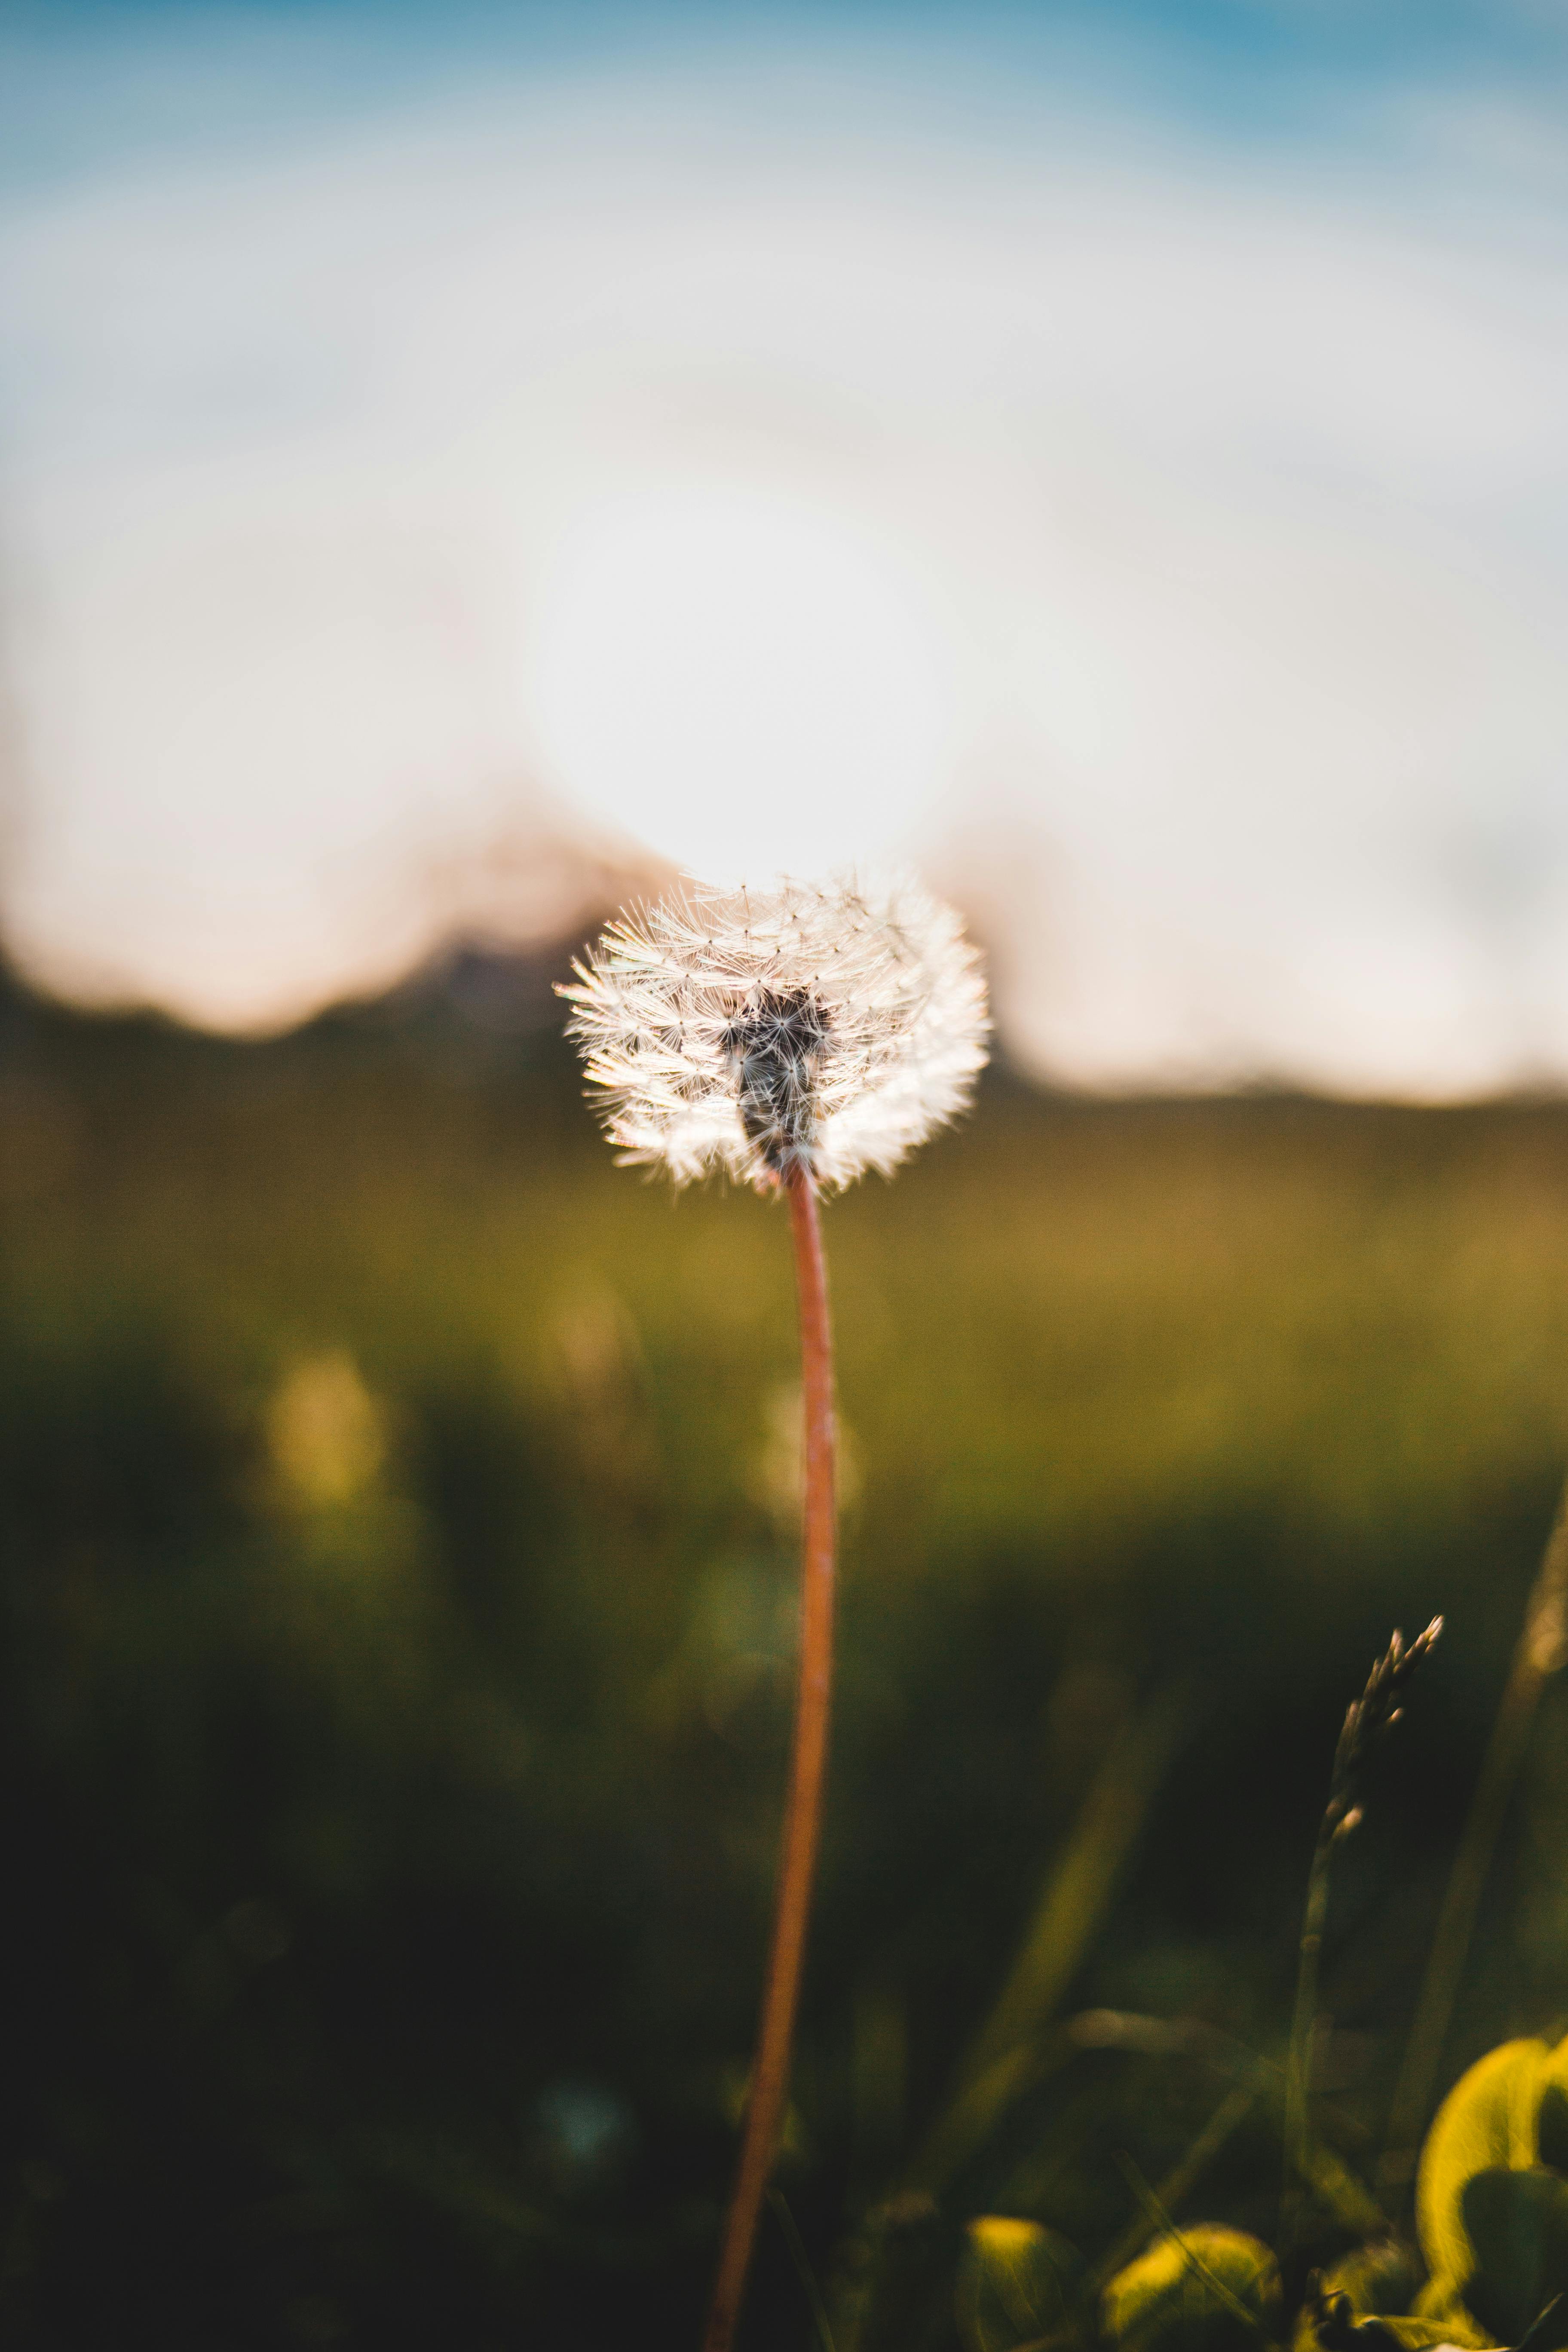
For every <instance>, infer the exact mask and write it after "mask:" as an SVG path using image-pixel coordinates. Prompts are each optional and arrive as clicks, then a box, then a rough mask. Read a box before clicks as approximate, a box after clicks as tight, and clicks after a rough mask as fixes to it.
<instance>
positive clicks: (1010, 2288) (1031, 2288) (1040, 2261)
mask: <svg viewBox="0 0 1568 2352" xmlns="http://www.w3.org/2000/svg"><path fill="white" fill-rule="evenodd" d="M968 2241H969V2242H968V2243H967V2245H966V2246H965V2247H964V2250H963V2259H962V2261H961V2262H960V2263H959V2266H958V2291H957V2296H956V2309H957V2315H958V2329H959V2334H960V2335H961V2336H963V2343H964V2352H1015V2347H1017V2346H1018V2345H1020V2344H1031V2343H1033V2342H1035V2341H1036V2339H1037V2337H1039V2336H1045V2335H1048V2334H1049V2332H1050V2330H1051V2329H1052V2328H1053V2327H1057V2326H1060V2324H1061V2322H1062V2321H1063V2320H1064V2319H1065V2318H1066V2317H1067V2315H1068V2308H1069V2305H1070V2303H1071V2298H1072V2291H1073V2285H1074V2282H1075V2280H1076V2277H1077V2274H1078V2272H1079V2268H1080V2267H1081V2265H1080V2263H1079V2256H1078V2253H1077V2252H1076V2250H1075V2249H1074V2248H1073V2247H1071V2246H1069V2245H1068V2242H1067V2240H1066V2239H1065V2238H1058V2235H1057V2233H1056V2231H1054V2230H1046V2229H1042V2228H1041V2226H1040V2224H1039V2222H1038V2221H1014V2220H1013V2219H1011V2217H1010V2216H1008V2215H1006V2214H1002V2213H987V2214H985V2215H984V2216H983V2218H982V2219H981V2220H979V2221H971V2223H970V2224H969V2232H968Z"/></svg>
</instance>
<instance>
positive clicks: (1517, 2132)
mask: <svg viewBox="0 0 1568 2352" xmlns="http://www.w3.org/2000/svg"><path fill="white" fill-rule="evenodd" d="M1553 2054H1554V2053H1552V2052H1550V2051H1548V2049H1547V2046H1546V2044H1545V2042H1503V2043H1502V2045H1501V2047H1500V2048H1499V2049H1497V2050H1489V2052H1488V2053H1487V2055H1486V2056H1485V2057H1484V2058H1479V2059H1478V2060H1477V2061H1476V2063H1475V2064H1474V2065H1473V2066H1472V2067H1471V2068H1470V2069H1469V2072H1468V2074H1461V2075H1460V2077H1459V2079H1458V2082H1457V2083H1456V2084H1455V2085H1454V2087H1453V2089H1452V2090H1451V2091H1450V2092H1449V2094H1448V2095H1447V2098H1446V2099H1445V2100H1444V2102H1443V2104H1442V2105H1441V2106H1440V2107H1439V2108H1438V2110H1437V2114H1436V2119H1435V2121H1434V2123H1433V2126H1432V2128H1431V2130H1430V2131H1429V2132H1428V2133H1427V2135H1426V2146H1425V2147H1424V2148H1423V2149H1422V2151H1421V2168H1420V2171H1419V2173H1418V2174H1417V2176H1416V2182H1415V2226H1416V2230H1417V2232H1418V2234H1419V2236H1420V2239H1421V2249H1422V2252H1424V2253H1425V2255H1426V2266H1427V2268H1428V2269H1429V2270H1430V2272H1431V2273H1432V2275H1433V2277H1434V2279H1435V2280H1440V2281H1444V2282H1451V2283H1452V2284H1454V2285H1455V2286H1458V2287H1462V2286H1463V2284H1464V2282H1465V2281H1466V2280H1467V2279H1468V2277H1469V2276H1470V2275H1471V2273H1472V2272H1473V2271H1474V2270H1475V2268H1476V2256H1475V2249H1474V2247H1473V2246H1472V2244H1471V2242H1470V2238H1469V2233H1468V2230H1467V2228H1466V2225H1465V2219H1464V2210H1463V2206H1464V2195H1465V2189H1466V2187H1467V2185H1468V2183H1469V2182H1470V2181H1471V2180H1473V2179H1475V2178H1476V2176H1477V2174H1478V2173H1481V2172H1489V2171H1494V2170H1498V2169H1502V2170H1507V2171H1521V2170H1522V2169H1523V2168H1525V2167H1526V2166H1527V2165H1531V2164H1533V2163H1534V2161H1535V2155H1536V2116H1537V2111H1538V2109H1539V2107H1540V2105H1541V2095H1542V2089H1543V2087H1544V2085H1545V2084H1546V2082H1547V2079H1548V2070H1549V2063H1550V2061H1551V2059H1552V2056H1553ZM1467 2300H1468V2298H1467ZM1531 2316H1533V2314H1532V2315H1531Z"/></svg>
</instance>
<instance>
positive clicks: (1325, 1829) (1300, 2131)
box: [1285, 1617, 1443, 2215]
mask: <svg viewBox="0 0 1568 2352" xmlns="http://www.w3.org/2000/svg"><path fill="white" fill-rule="evenodd" d="M1442 1630H1443V1620H1442V1619H1441V1618H1440V1617H1434V1618H1433V1620H1432V1622H1431V1623H1430V1624H1429V1625H1428V1626H1427V1628H1426V1632H1425V1633H1418V1634H1417V1635H1416V1637H1415V1641H1414V1642H1411V1643H1408V1644H1406V1643H1405V1636H1404V1634H1403V1633H1395V1634H1394V1637H1393V1639H1392V1640H1391V1641H1390V1643H1389V1645H1388V1647H1387V1649H1386V1650H1385V1651H1384V1654H1383V1655H1382V1657H1381V1658H1379V1659H1377V1660H1376V1662H1375V1663H1374V1664H1373V1669H1372V1672H1371V1674H1370V1675H1368V1676H1367V1679H1366V1687H1365V1689H1364V1690H1363V1692H1362V1695H1361V1696H1360V1697H1359V1698H1357V1699H1352V1702H1351V1704H1350V1706H1348V1707H1347V1708H1346V1710H1345V1719H1344V1723H1343V1725H1342V1727H1341V1730H1340V1736H1339V1740H1338V1743H1337V1745H1336V1747H1335V1748H1334V1761H1333V1769H1332V1771H1331V1774H1330V1777H1329V1801H1328V1803H1327V1804H1326V1805H1325V1806H1324V1808H1323V1817H1322V1820H1321V1822H1320V1823H1319V1824H1318V1834H1317V1839H1316V1842H1315V1843H1314V1845H1313V1848H1312V1866H1311V1869H1310V1872H1309V1874H1308V1878H1307V1901H1306V1907H1305V1910H1304V1913H1303V1916H1302V1920H1301V1937H1300V1948H1299V1958H1298V1968H1297V1976H1296V2004H1295V2012H1294V2015H1293V2017H1292V2020H1291V2026H1290V2048H1289V2056H1288V2058H1287V2060H1286V2065H1285V2198H1286V2204H1287V2208H1288V2210H1289V2212H1290V2213H1291V2214H1292V2215H1294V2214H1295V2213H1296V2212H1297V2211H1298V2210H1299V2208H1300V2199H1301V2195H1302V2192H1303V2190H1304V2189H1306V2188H1307V2187H1309V2186H1310V2185H1311V2184H1312V2180H1313V2171H1314V2168H1313V2163H1312V2124H1311V2092H1312V2061H1313V2055H1314V2051H1315V2046H1316V2042H1317V2029H1318V1976H1319V1969H1320V1964H1321V1958H1322V1947H1323V1927H1324V1924H1325V1922H1326V1920H1327V1918H1328V1910H1329V1879H1330V1874H1331V1866H1332V1863H1333V1857H1334V1851H1335V1849H1336V1847H1338V1846H1339V1845H1340V1844H1342V1843H1343V1841H1344V1840H1345V1839H1346V1838H1348V1837H1350V1836H1351V1835H1352V1833H1353V1832H1354V1831H1355V1830H1356V1829H1357V1828H1358V1827H1359V1825H1360V1822H1361V1818H1362V1787H1363V1773H1364V1771H1365V1768H1366V1764H1367V1760H1368V1759H1369V1757H1370V1755H1371V1753H1372V1750H1373V1748H1374V1747H1375V1746H1376V1745H1377V1743H1378V1742H1379V1740H1380V1739H1381V1738H1383V1736H1384V1733H1385V1732H1387V1731H1389V1730H1390V1729H1391V1728H1392V1727H1393V1726H1394V1724H1396V1723H1397V1722H1398V1720H1399V1717H1400V1712H1401V1710H1400V1707H1399V1705H1398V1699H1399V1696H1400V1694H1401V1692H1402V1691H1403V1690H1404V1688H1405V1685H1406V1684H1407V1683H1408V1682H1409V1680H1410V1677H1411V1675H1413V1674H1414V1673H1415V1670H1416V1668H1417V1666H1419V1665H1420V1664H1421V1661H1422V1660H1423V1658H1425V1657H1426V1654H1427V1653H1428V1652H1429V1651H1430V1649H1431V1648H1432V1645H1433V1643H1435V1642H1436V1639H1437V1636H1438V1634H1439V1633H1441V1632H1442Z"/></svg>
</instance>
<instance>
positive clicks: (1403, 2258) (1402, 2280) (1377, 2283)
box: [1321, 2238, 1421, 2319]
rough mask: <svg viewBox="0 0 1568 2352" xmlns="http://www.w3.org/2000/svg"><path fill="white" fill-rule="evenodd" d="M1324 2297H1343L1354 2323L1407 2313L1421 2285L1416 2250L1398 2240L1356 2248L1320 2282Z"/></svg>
mask: <svg viewBox="0 0 1568 2352" xmlns="http://www.w3.org/2000/svg"><path fill="white" fill-rule="evenodd" d="M1420 2284H1421V2264H1420V2263H1419V2262H1418V2261H1417V2260H1416V2257H1415V2249H1414V2248H1413V2247H1410V2246H1402V2245H1401V2244H1400V2242H1399V2241H1398V2239H1397V2238H1380V2239H1379V2240H1378V2241H1377V2242H1376V2244H1375V2245H1371V2246H1358V2247H1357V2248H1356V2250H1355V2252H1353V2253H1351V2254H1345V2255H1343V2256H1342V2258H1341V2259H1340V2261H1338V2262H1337V2263H1335V2264H1334V2266H1333V2268H1332V2269H1331V2270H1328V2271H1325V2272H1324V2273H1323V2275H1322V2279H1321V2290H1322V2293H1323V2294H1324V2296H1325V2297H1327V2296H1329V2295H1335V2294H1342V2295H1346V2296H1348V2297H1349V2299H1350V2306H1351V2309H1352V2312H1353V2313H1354V2315H1355V2316H1356V2318H1357V2319H1377V2318H1381V2317H1382V2316H1383V2315H1384V2313H1387V2312H1395V2313H1398V2312H1407V2311H1408V2310H1409V2309H1410V2306H1411V2305H1412V2304H1413V2303H1414V2302H1415V2295H1416V2293H1417V2290H1418V2289H1419V2287H1420Z"/></svg>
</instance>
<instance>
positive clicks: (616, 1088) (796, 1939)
mask: <svg viewBox="0 0 1568 2352" xmlns="http://www.w3.org/2000/svg"><path fill="white" fill-rule="evenodd" d="M562 994H563V996H565V997H567V998H568V999H569V1000H570V1001H571V1003H572V1004H573V1006H574V1012H573V1014H572V1018H571V1022H570V1024H569V1026H570V1029H571V1032H572V1034H573V1035H574V1037H575V1038H576V1039H577V1041H578V1043H579V1044H580V1045H581V1046H582V1048H583V1051H584V1060H585V1063H586V1066H587V1072H588V1077H589V1080H590V1082H591V1084H592V1085H593V1087H595V1089H596V1090H597V1092H598V1097H599V1104H600V1108H601V1113H602V1116H603V1118H604V1122H605V1129H606V1130H607V1132H608V1134H609V1137H610V1139H611V1140H612V1142H614V1143H616V1144H618V1145H619V1146H620V1152H621V1158H622V1159H623V1160H626V1161H629V1162H632V1163H634V1164H637V1163H640V1164H643V1165H646V1166H651V1167H656V1168H657V1167H662V1168H664V1169H665V1170H666V1171H668V1173H669V1174H670V1175H671V1176H672V1177H673V1178H674V1179H675V1181H677V1182H678V1183H686V1182H689V1181H690V1180H691V1179H692V1178H694V1177H697V1176H700V1175H703V1174H705V1173H708V1172H710V1171H711V1172H721V1173H724V1174H727V1175H729V1176H731V1177H733V1178H734V1179H736V1180H737V1181H741V1182H744V1183H750V1184H752V1185H754V1186H756V1188H757V1189H758V1190H759V1191H760V1192H774V1193H781V1194H782V1195H783V1196H784V1199H785V1200H786V1201H787V1202H788V1205H789V1212H790V1224H791V1231H792V1235H793V1239H794V1244H795V1275H796V1286H797V1289H798V1293H799V1301H800V1340H801V1379H802V1390H803V1395H804V1402H805V1496H804V1505H803V1513H802V1517H803V1528H802V1535H803V1541H802V1562H801V1633H800V1668H799V1681H798V1685H797V1689H796V1697H795V1740H794V1748H793V1752H792V1756H791V1762H790V1785H789V1794H788V1798H787V1801H786V1805H785V1811H784V1837H783V1843H782V1847H781V1852H780V1858H779V1873H778V1885H777V1890H776V1894H775V1898H774V1910H773V1937H772V1942H771V1945H770V1948H769V1957H768V1967H767V1977H766V1982H765V1986H764V1990H763V2008H762V2019H761V2022H760V2026H759V2030H758V2036H757V2048H756V2055H755V2058H754V2060H753V2063H752V2076H751V2089H750V2095H749V2096H748V2099H747V2104H746V2116H745V2122H744V2126H743V2129H742V2141H741V2153H740V2159H739V2163H738V2167H737V2170H736V2176H735V2185H734V2189H733V2192H732V2194H731V2202H730V2210H729V2216H728V2219H727V2221H726V2223H725V2230H724V2240H723V2245H722V2248H721V2254H720V2261H719V2273H718V2277H717V2281H716V2283H715V2285H714V2290H713V2299H712V2303H711V2305H710V2310H709V2316H708V2328H707V2334H706V2336H705V2337H704V2352H729V2346H730V2343H731V2337H732V2336H733V2333H734V2328H735V2322H736V2319H737V2317H738V2315H739V2312H740V2306H741V2297H742V2292H743V2289H744V2286H745V2281H746V2273H747V2270H748V2268H749V2266H750V2263H751V2254H752V2241H753V2239H754V2237H755V2235H756V2228H757V2220H758V2216H759V2214H760V2212H761V2210H762V2205H763V2197H764V2195H765V2194H766V2191H767V2186H768V2179H769V2175H770V2174H771V2172H772V2170H773V2158H774V2155H775V2152H776V2149H777V2146H778V2138H779V2127H780V2123H781V2120H782V2117H783V2114H784V2097H785V2093H786V2090H787V2087H788V2079H789V2059H790V2046H791V2043H792V2042H793V2040H794V2035H795V2010H796V2006H797V2003H798V1999H799V1992H800V1976H801V1964H802V1961H803V1958H804V1957H805V1932H806V1924H807V1919H808V1916H809V1913H810V1907H811V1889H812V1881H813V1878H814V1875H815V1872H816V1849H817V1843H818V1837H819V1832H820V1826H821V1820H822V1789H823V1776H824V1770H825V1767H826V1756H827V1725H828V1704H829V1696H830V1690H831V1684H832V1672H833V1598H834V1579H835V1566H836V1551H837V1519H836V1507H835V1472H836V1456H837V1433H836V1427H835V1418H834V1402H833V1347H832V1336H831V1328H830V1325H829V1321H828V1312H827V1282H826V1268H825V1265H824V1263H823V1255H822V1234H821V1228H820V1225H819V1223H818V1219H817V1210H816V1202H817V1194H818V1192H819V1191H824V1190H829V1191H832V1190H837V1189H838V1188H839V1187H841V1186H843V1185H845V1184H848V1183H851V1182H852V1181H854V1179H855V1178H856V1177H857V1176H859V1175H863V1174H864V1173H865V1171H867V1170H868V1169H869V1168H876V1169H879V1170H880V1171H882V1172H883V1173H884V1174H886V1173H889V1172H890V1171H891V1170H892V1169H894V1168H895V1167H897V1165H898V1163H899V1162H900V1160H902V1159H903V1158H904V1157H905V1156H906V1154H907V1153H909V1152H910V1150H913V1149H914V1147H915V1146H916V1145H917V1144H919V1143H921V1142H923V1141H924V1139H925V1138H926V1137H927V1136H928V1135H930V1134H931V1132H932V1131H933V1130H934V1129H936V1128H938V1127H940V1126H942V1124H943V1123H944V1122H945V1121H946V1120H947V1119H949V1118H952V1116H953V1114H954V1113H955V1112H957V1111H959V1110H961V1109H962V1108H963V1106H964V1104H965V1103H966V1101H967V1100H968V1097H969V1093H970V1089H971V1087H972V1086H973V1081H974V1077H975V1076H976V1073H977V1072H978V1071H979V1070H980V1068H981V1066H983V1064H984V1060H985V1040H986V1034H987V1030H988V1023H987V1020H986V1013H985V994H984V984H983V982H982V980H981V977H980V971H979V966H978V960H977V958H976V957H975V954H974V951H973V949H972V948H970V947H969V946H968V945H967V944H966V943H965V941H964V939H963V933H962V930H961V929H960V926H959V923H958V919H957V918H956V916H954V915H953V914H952V911H951V910H950V909H949V908H946V907H943V906H941V905H939V904H938V903H937V902H936V901H935V900H934V899H932V898H929V897H928V896H927V895H926V893H925V892H924V891H923V890H921V889H920V888H919V887H917V886H916V885H914V884H913V883H909V882H899V883H895V884H892V885H889V886H888V887H885V888H883V889H880V890H877V891H872V890H867V889H862V888H859V887H856V886H855V885H854V884H852V883H849V882H840V883H829V884H825V885H822V886H820V887H818V886H814V885H811V884H806V883H801V882H792V881H785V882H781V883H780V884H779V885H778V887H776V888H775V889H773V890H771V891H769V892H767V893H765V894H763V893H760V892H752V891H748V890H739V891H733V892H720V891H709V890H698V889H694V890H693V892H692V894H691V895H690V896H689V898H686V899H683V900H675V901H665V902H664V903H662V904H660V905H658V906H655V907H651V908H643V909H640V910H639V911H638V912H637V914H636V915H635V916H625V917H623V918H622V919H620V920H619V921H618V922H616V923H613V924H612V925H611V926H610V928H609V929H608V930H607V931H606V932H605V935H604V937H603V939H602V940H600V942H599V945H598V948H597V950H596V951H595V953H594V954H593V955H592V956H591V957H590V958H589V959H588V961H586V962H585V963H579V964H578V965H577V966H576V979H575V981H574V982H573V983H572V984H570V985H569V986H567V987H565V988H563V990H562Z"/></svg>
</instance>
